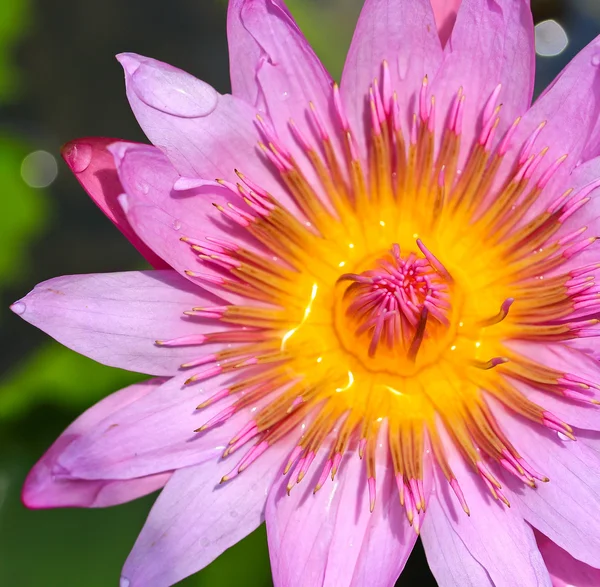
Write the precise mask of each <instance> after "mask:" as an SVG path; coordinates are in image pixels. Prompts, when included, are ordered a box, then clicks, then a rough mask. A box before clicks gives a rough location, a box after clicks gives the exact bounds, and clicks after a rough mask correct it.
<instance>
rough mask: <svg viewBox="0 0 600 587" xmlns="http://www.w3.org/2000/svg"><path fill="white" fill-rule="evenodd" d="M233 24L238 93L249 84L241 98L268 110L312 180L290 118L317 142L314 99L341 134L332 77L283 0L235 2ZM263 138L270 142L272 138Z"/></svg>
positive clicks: (330, 127)
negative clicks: (336, 120)
mask: <svg viewBox="0 0 600 587" xmlns="http://www.w3.org/2000/svg"><path fill="white" fill-rule="evenodd" d="M228 26H229V35H228V38H229V46H230V62H231V70H232V74H231V78H232V86H233V91H234V95H235V94H236V93H237V91H238V88H240V87H243V88H244V91H243V95H242V97H243V98H245V99H246V100H249V103H250V104H251V105H252V106H254V107H255V108H256V109H257V110H259V109H261V110H262V109H264V111H265V112H266V114H267V117H268V119H269V120H270V123H271V125H272V127H273V130H274V132H275V135H276V136H277V137H278V139H279V141H281V142H283V144H284V146H285V148H287V150H288V151H289V152H290V153H291V154H292V155H293V157H294V159H295V161H296V162H297V163H298V165H300V167H301V169H302V170H303V172H304V174H305V175H306V176H307V178H309V180H312V179H314V178H315V174H314V171H313V170H312V165H311V164H310V162H309V160H308V158H307V156H306V153H305V151H304V149H303V148H302V146H301V145H300V144H299V142H298V140H297V139H296V137H295V135H294V134H293V132H292V129H291V127H290V120H291V119H293V120H294V124H295V125H296V126H297V127H298V128H299V129H300V131H301V132H302V134H303V135H304V136H305V137H313V142H315V141H314V139H315V138H318V136H317V135H316V133H315V130H316V129H315V125H314V122H313V121H312V118H311V115H310V103H311V102H312V103H313V105H314V107H315V109H316V110H317V112H318V113H319V116H320V117H321V119H322V121H323V124H324V125H325V127H326V129H327V130H328V134H329V136H330V137H335V136H336V134H335V132H334V129H335V128H336V126H337V125H336V124H335V122H334V121H335V112H334V110H333V108H332V106H331V97H332V88H333V80H332V79H331V76H330V75H329V74H328V73H327V71H326V69H325V68H324V67H323V65H322V64H321V62H320V60H319V58H318V57H317V56H316V55H315V52H314V51H313V50H312V48H311V46H310V45H309V44H308V42H307V40H306V39H305V38H304V35H303V34H302V32H301V31H300V29H299V28H298V25H297V24H296V23H295V21H294V19H293V17H292V15H291V14H290V12H289V10H288V9H287V8H286V6H285V4H284V2H283V1H282V0H232V1H231V2H230V3H229V13H228ZM232 33H235V34H233V35H232ZM257 48H260V52H257ZM257 56H258V59H257ZM251 75H253V76H254V79H253V80H252V81H251V80H250V76H251ZM263 140H264V142H268V137H266V136H264V137H263ZM317 144H318V143H317ZM316 185H318V184H316Z"/></svg>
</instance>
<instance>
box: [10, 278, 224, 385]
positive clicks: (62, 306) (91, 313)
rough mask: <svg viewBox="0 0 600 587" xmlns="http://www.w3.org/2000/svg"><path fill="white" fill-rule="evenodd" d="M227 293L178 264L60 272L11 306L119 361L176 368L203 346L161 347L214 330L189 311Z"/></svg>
mask: <svg viewBox="0 0 600 587" xmlns="http://www.w3.org/2000/svg"><path fill="white" fill-rule="evenodd" d="M215 301H216V302H217V303H218V302H219V300H218V299H217V298H215V297H214V296H212V295H211V294H210V293H208V292H206V291H203V290H202V289H200V288H199V287H196V286H194V285H193V284H191V283H190V282H189V281H187V280H186V279H184V278H183V277H180V276H179V275H178V274H177V273H176V272H175V271H166V270H165V271H131V272H124V273H104V274H91V275H70V276H65V277H56V278H54V279H50V280H48V281H44V282H43V283H40V284H38V285H37V286H36V287H35V288H34V289H33V291H31V292H30V293H29V294H28V295H27V296H25V297H24V298H23V299H21V300H19V301H18V302H15V303H14V304H13V305H12V306H11V309H12V310H13V311H14V312H15V313H16V314H19V315H20V316H21V318H23V319H24V320H26V321H27V322H29V323H30V324H33V325H34V326H37V327H38V328H40V329H41V330H43V331H44V332H46V333H47V334H49V335H50V336H52V337H53V338H55V339H56V340H58V342H60V343H61V344H64V345H65V346H67V347H69V348H70V349H73V350H74V351H77V352H78V353H80V354H82V355H85V356H87V357H90V358H92V359H94V360H95V361H98V362H99V363H103V364H105V365H110V366H111V367H119V368H121V369H127V370H129V371H138V372H140V373H148V374H151V375H172V374H174V373H175V372H176V371H177V370H178V368H179V366H180V365H181V363H185V362H187V361H188V360H190V359H192V358H196V356H197V347H196V349H195V350H194V348H193V347H189V346H187V347H186V346H183V347H182V346H179V347H161V346H159V345H157V344H156V340H170V339H173V338H178V337H182V336H188V335H192V334H198V335H200V334H202V333H203V332H207V331H210V330H214V328H215V326H214V322H213V321H209V320H201V319H198V318H189V317H187V316H184V314H183V312H185V311H186V310H190V309H191V308H193V307H195V306H206V305H210V304H214V303H215Z"/></svg>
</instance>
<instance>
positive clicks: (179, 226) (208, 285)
mask: <svg viewBox="0 0 600 587" xmlns="http://www.w3.org/2000/svg"><path fill="white" fill-rule="evenodd" d="M111 151H112V152H113V153H114V155H115V161H116V163H117V170H118V172H119V177H120V178H121V182H122V184H123V188H124V190H125V196H126V197H125V198H123V199H122V203H123V205H124V208H125V211H126V214H127V219H128V220H129V222H130V224H131V226H132V227H133V229H134V230H135V231H136V233H137V234H138V236H139V237H140V238H141V239H142V241H143V242H145V243H146V244H147V245H148V246H150V247H152V249H153V250H154V251H156V252H157V253H158V254H159V255H160V256H161V257H162V258H163V259H165V260H166V261H167V262H168V263H169V264H170V265H171V266H172V267H173V268H174V269H175V270H176V271H178V272H179V273H180V274H181V275H183V276H184V277H185V278H186V279H190V280H191V281H193V282H195V283H199V284H201V286H202V287H203V288H204V289H207V290H209V291H212V292H213V293H215V294H216V295H218V296H220V297H222V298H225V299H227V300H228V301H230V302H232V303H241V304H244V303H246V302H247V300H246V299H245V298H243V297H241V296H239V295H236V294H233V293H231V292H227V291H226V290H224V289H223V288H222V287H220V285H219V281H220V280H222V278H223V275H224V273H223V272H222V271H221V270H220V266H219V265H216V264H213V263H211V262H206V261H203V260H202V259H201V258H200V256H199V254H198V253H197V252H195V251H194V250H193V249H192V248H191V243H190V242H183V241H182V239H191V242H195V243H198V244H204V245H205V246H207V247H210V246H211V244H210V243H209V242H208V240H207V237H215V238H218V239H221V240H223V241H227V242H230V243H232V245H231V247H232V248H234V249H235V248H236V247H237V246H240V245H243V246H244V247H245V248H247V249H250V250H251V251H253V252H262V248H261V246H260V245H259V243H258V242H257V241H256V240H254V239H253V238H252V237H251V236H250V235H249V234H248V232H247V231H246V230H245V229H244V228H242V227H240V226H239V225H238V224H236V223H235V222H233V221H232V220H230V219H229V218H227V217H225V216H224V215H223V214H222V213H220V212H219V211H218V210H217V208H215V206H217V205H219V206H222V207H223V208H226V207H227V206H228V204H230V203H231V204H233V203H235V205H236V206H237V207H238V208H239V209H243V210H244V211H245V212H246V213H247V214H250V213H252V210H251V209H250V208H249V207H248V206H246V204H245V203H244V201H243V200H242V198H241V197H236V196H235V195H234V194H233V193H232V192H231V191H230V190H229V189H227V188H225V187H223V186H221V185H219V184H217V183H216V182H204V181H201V182H188V183H191V184H196V187H193V188H191V189H189V190H174V189H173V185H174V184H175V182H176V181H177V180H178V178H179V176H178V175H177V172H176V171H175V169H174V168H173V166H172V165H171V163H170V162H169V159H168V158H167V157H166V156H165V154H164V153H162V152H161V151H159V150H158V149H155V148H154V147H150V146H146V145H138V146H132V145H129V144H127V143H117V144H115V145H113V146H111ZM181 184H183V187H187V186H186V184H185V183H184V182H182V181H180V182H179V185H181ZM213 246H214V245H213ZM188 271H193V272H199V273H201V274H203V275H204V276H211V277H212V278H213V279H201V278H195V277H193V276H191V275H190V274H189V273H188ZM215 280H216V281H215Z"/></svg>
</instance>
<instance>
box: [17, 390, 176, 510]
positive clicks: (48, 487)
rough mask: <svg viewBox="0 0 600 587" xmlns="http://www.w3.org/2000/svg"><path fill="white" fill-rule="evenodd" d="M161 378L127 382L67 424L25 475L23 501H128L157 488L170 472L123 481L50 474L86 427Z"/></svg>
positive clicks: (37, 504)
mask: <svg viewBox="0 0 600 587" xmlns="http://www.w3.org/2000/svg"><path fill="white" fill-rule="evenodd" d="M163 382H164V380H161V379H151V380H149V381H145V382H143V383H136V384H134V385H130V386H129V387H126V388H125V389H122V390H121V391H118V392H116V393H113V394H112V395H110V396H109V397H107V398H105V399H104V400H102V401H100V402H99V403H97V404H96V405H95V406H93V407H91V408H90V409H89V410H87V411H86V412H84V413H83V414H82V415H81V416H80V417H79V418H77V420H75V422H73V424H71V425H70V426H69V427H68V428H67V429H66V430H65V431H64V432H63V433H62V434H61V435H60V436H59V438H58V439H57V440H56V442H55V443H54V444H53V445H52V446H51V447H50V448H49V449H48V451H47V452H46V453H45V454H44V456H43V457H42V458H41V459H40V460H39V461H38V462H37V463H36V465H35V466H34V467H33V469H32V470H31V471H30V472H29V475H27V479H26V480H25V484H24V486H23V492H22V495H21V497H22V500H23V503H24V504H25V505H26V506H27V507H28V508H32V509H39V508H53V507H107V506H111V505H117V504H119V503H124V502H127V501H131V500H133V499H136V498H138V497H141V496H142V495H146V494H148V493H152V492H153V491H156V490H157V489H160V488H161V487H163V486H164V484H165V483H166V482H167V481H168V479H169V478H170V476H171V473H169V472H166V473H161V474H158V475H151V476H149V477H143V478H134V479H128V480H126V481H118V480H110V479H102V480H93V481H87V480H80V479H69V478H64V477H62V478H61V477H60V476H56V475H55V474H54V468H55V465H56V462H57V460H58V459H59V457H60V455H61V453H62V452H63V451H64V450H65V448H66V447H67V446H69V445H70V444H71V443H73V442H74V441H76V440H77V439H78V438H79V437H80V436H83V435H85V434H86V433H87V431H88V429H90V428H92V427H94V426H95V425H96V424H98V423H99V422H101V421H102V420H104V419H105V418H107V417H109V416H110V415H111V414H114V413H115V412H117V411H119V410H122V409H124V408H126V407H127V406H128V405H129V404H131V403H132V402H136V401H138V400H139V399H140V398H142V397H144V396H146V395H147V394H149V393H151V392H152V391H154V390H155V389H156V388H157V387H158V386H159V385H161V384H162V383H163Z"/></svg>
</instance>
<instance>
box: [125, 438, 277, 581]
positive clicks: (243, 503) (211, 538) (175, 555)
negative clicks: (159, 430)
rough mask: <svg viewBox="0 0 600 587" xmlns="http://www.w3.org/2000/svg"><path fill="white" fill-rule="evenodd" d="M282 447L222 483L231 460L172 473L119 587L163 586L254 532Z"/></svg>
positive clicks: (202, 565) (211, 559)
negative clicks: (230, 479)
mask: <svg viewBox="0 0 600 587" xmlns="http://www.w3.org/2000/svg"><path fill="white" fill-rule="evenodd" d="M285 448H286V447H285V445H275V446H273V447H271V448H270V449H269V450H268V451H267V452H266V453H265V454H264V455H262V456H261V457H260V458H259V459H258V460H257V461H256V462H254V463H253V464H252V465H251V466H250V467H249V468H248V469H247V470H245V471H244V472H243V473H242V474H241V475H240V476H239V477H236V478H235V479H233V480H232V481H229V482H227V483H222V484H219V481H220V479H221V478H222V477H223V475H225V474H227V473H229V471H230V470H231V469H232V467H233V466H235V462H236V461H235V460H233V461H232V459H227V460H225V461H209V462H206V463H203V464H201V465H197V466H194V467H189V468H186V469H181V470H179V471H176V472H175V473H174V474H173V477H172V478H171V480H170V481H169V482H168V483H167V486H166V487H165V489H164V490H163V491H162V493H161V494H160V496H159V497H158V499H157V500H156V503H155V504H154V507H153V508H152V510H151V512H150V515H149V516H148V520H147V521H146V524H145V526H144V529H143V530H142V532H141V534H140V535H139V537H138V539H137V541H136V543H135V546H134V547H133V550H132V552H131V554H130V555H129V558H128V559H127V562H126V563H125V566H124V568H123V575H122V578H121V587H169V586H170V585H173V584H174V583H177V582H178V581H180V580H181V579H183V578H185V577H187V576H188V575H191V574H192V573H195V572H196V571H199V570H200V569H202V568H203V567H205V566H206V565H207V564H209V563H210V562H211V561H213V560H214V559H215V558H217V557H218V556H219V555H220V554H221V553H222V552H223V551H224V550H226V549H227V548H229V547H230V546H233V545H234V544H235V543H236V542H238V541H240V540H241V539H242V538H244V537H245V536H247V535H248V534H250V532H252V531H253V530H255V529H256V528H257V527H258V526H259V525H260V524H261V523H262V521H263V510H264V504H265V499H266V498H265V496H266V495H267V492H268V490H269V487H270V486H271V484H272V482H273V480H274V478H275V476H276V475H278V474H279V475H280V474H281V466H282V457H283V454H284V451H285Z"/></svg>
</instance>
